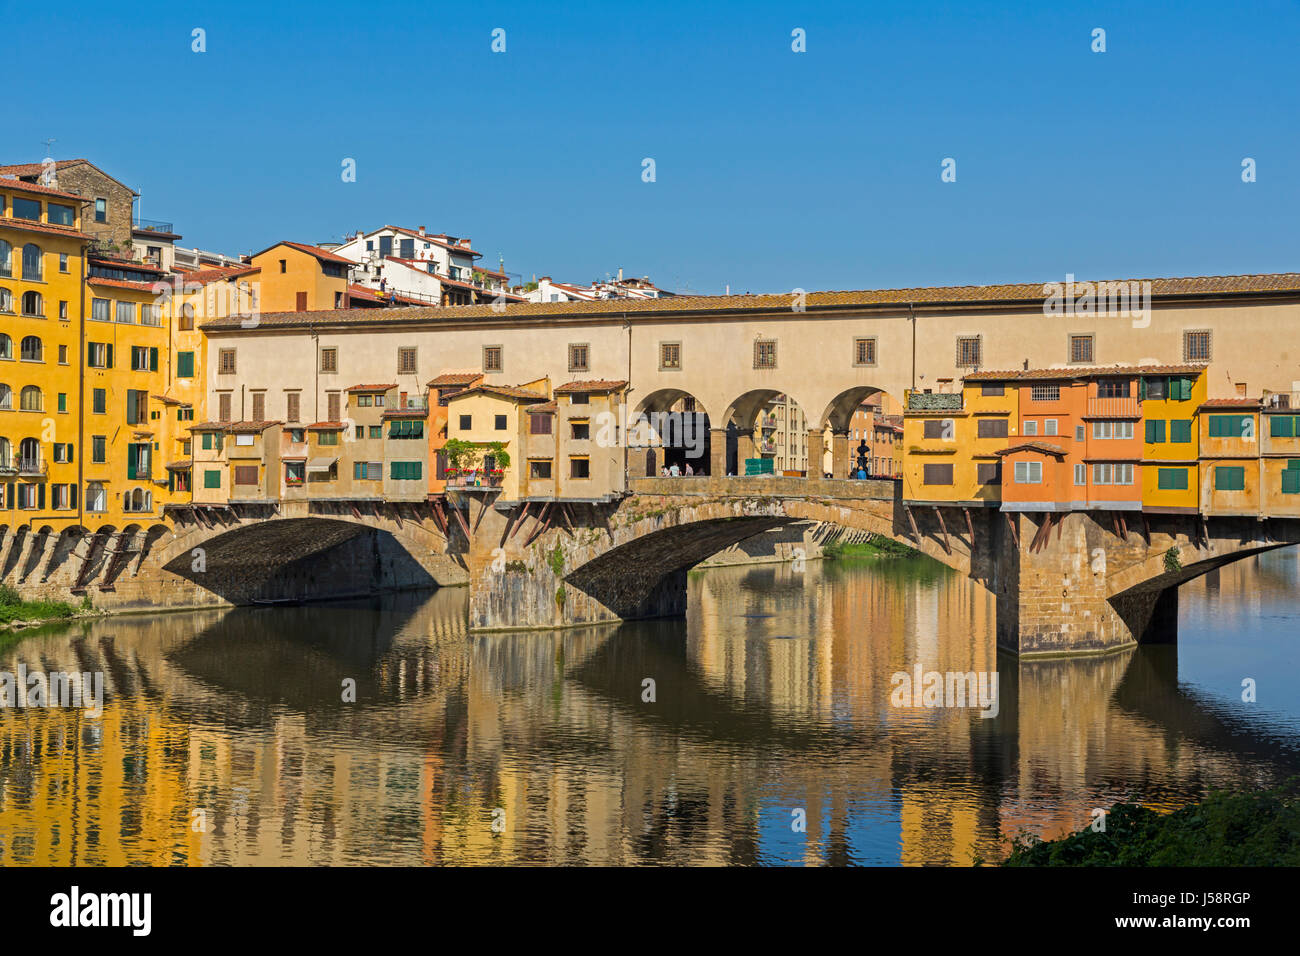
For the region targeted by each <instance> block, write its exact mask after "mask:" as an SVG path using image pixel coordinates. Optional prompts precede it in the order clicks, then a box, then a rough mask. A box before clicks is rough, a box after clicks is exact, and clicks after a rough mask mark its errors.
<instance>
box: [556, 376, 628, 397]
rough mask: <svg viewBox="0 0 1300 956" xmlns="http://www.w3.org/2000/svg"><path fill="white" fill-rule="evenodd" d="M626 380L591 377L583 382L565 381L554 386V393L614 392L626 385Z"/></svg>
mask: <svg viewBox="0 0 1300 956" xmlns="http://www.w3.org/2000/svg"><path fill="white" fill-rule="evenodd" d="M626 385H627V382H626V381H624V380H623V379H619V380H618V381H614V380H612V379H603V378H593V379H588V380H587V381H585V382H565V383H564V384H563V385H558V386H556V387H555V389H554V391H555V394H556V395H568V394H570V393H572V392H616V391H618V390H619V389H620V388H624V387H626Z"/></svg>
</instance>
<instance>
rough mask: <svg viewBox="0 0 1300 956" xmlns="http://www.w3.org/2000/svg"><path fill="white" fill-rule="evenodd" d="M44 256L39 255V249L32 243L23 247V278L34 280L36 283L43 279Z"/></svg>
mask: <svg viewBox="0 0 1300 956" xmlns="http://www.w3.org/2000/svg"><path fill="white" fill-rule="evenodd" d="M44 265H45V256H43V255H42V254H41V247H40V246H38V245H37V244H36V243H34V242H29V243H27V245H25V246H23V278H24V279H35V280H36V281H37V282H39V281H41V280H42V279H44V278H45V275H44V272H45V268H44Z"/></svg>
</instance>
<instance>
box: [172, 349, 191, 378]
mask: <svg viewBox="0 0 1300 956" xmlns="http://www.w3.org/2000/svg"><path fill="white" fill-rule="evenodd" d="M176 377H177V378H193V377H194V353H193V352H177V353H176Z"/></svg>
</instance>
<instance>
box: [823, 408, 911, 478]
mask: <svg viewBox="0 0 1300 956" xmlns="http://www.w3.org/2000/svg"><path fill="white" fill-rule="evenodd" d="M819 424H820V425H821V426H822V446H823V447H822V468H823V473H829V474H832V475H834V477H836V478H891V479H898V478H901V477H902V448H903V406H902V403H901V402H899V401H898V399H896V398H894V396H892V395H890V394H889V393H888V392H886V391H884V390H883V389H879V388H876V387H875V386H874V385H860V386H856V387H854V388H849V389H845V390H844V391H842V392H840V393H839V394H838V395H836V396H835V397H834V398H833V399H832V400H831V401H830V403H829V404H828V405H827V406H826V408H825V409H824V410H823V411H822V415H821V419H820V422H819ZM814 427H815V426H814Z"/></svg>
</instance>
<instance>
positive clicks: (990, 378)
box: [963, 365, 1206, 382]
mask: <svg viewBox="0 0 1300 956" xmlns="http://www.w3.org/2000/svg"><path fill="white" fill-rule="evenodd" d="M1205 369H1206V366H1204V365H1104V366H1103V365H1092V366H1086V367H1076V366H1071V367H1069V368H1031V369H1024V370H1013V371H1009V372H971V373H970V374H969V375H966V376H963V381H967V382H1012V381H1034V380H1044V379H1046V380H1059V379H1067V378H1069V379H1089V378H1106V377H1113V376H1116V375H1199V374H1200V373H1201V372H1203V371H1205Z"/></svg>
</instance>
